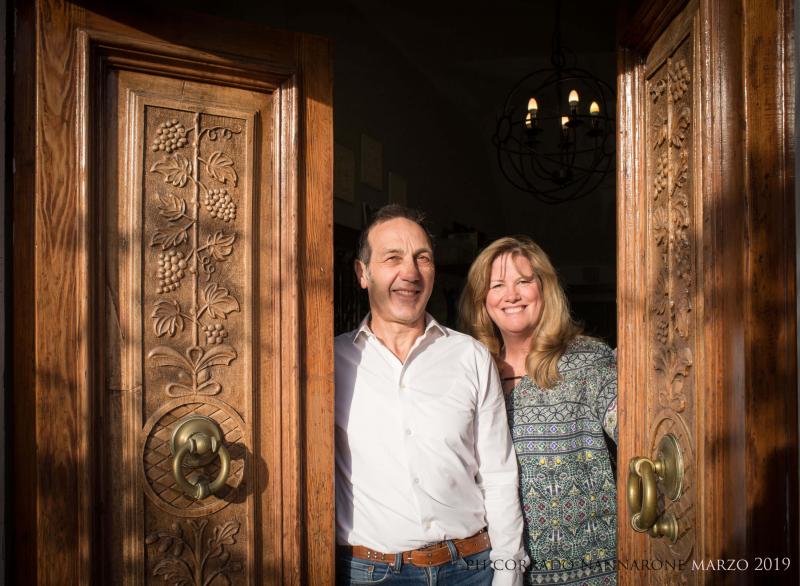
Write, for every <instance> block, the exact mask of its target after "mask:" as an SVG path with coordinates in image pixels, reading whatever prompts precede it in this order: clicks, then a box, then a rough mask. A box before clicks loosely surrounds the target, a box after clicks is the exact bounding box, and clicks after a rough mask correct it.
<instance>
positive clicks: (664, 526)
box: [618, 0, 798, 584]
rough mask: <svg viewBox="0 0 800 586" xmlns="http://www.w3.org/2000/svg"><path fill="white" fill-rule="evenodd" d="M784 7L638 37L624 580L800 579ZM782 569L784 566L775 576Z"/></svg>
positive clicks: (708, 17)
mask: <svg viewBox="0 0 800 586" xmlns="http://www.w3.org/2000/svg"><path fill="white" fill-rule="evenodd" d="M777 4H778V5H780V10H778V11H777V12H776V9H775V3H770V2H761V1H760V0H753V1H748V2H743V3H728V2H722V1H717V0H692V1H689V2H682V1H676V2H672V1H668V0H665V1H661V2H651V3H648V2H642V3H638V6H639V9H638V12H634V13H633V14H632V15H628V19H627V22H628V24H627V26H626V28H625V30H623V31H622V32H621V37H620V38H621V43H622V47H621V50H620V53H619V57H620V59H619V62H618V64H619V68H618V91H619V102H618V115H619V128H620V134H619V163H620V164H619V170H618V189H619V191H618V194H619V195H618V225H619V245H618V259H619V263H618V266H619V278H618V284H619V287H618V308H619V351H618V366H619V389H620V391H619V392H620V399H619V409H620V418H619V426H620V445H619V463H620V470H619V475H618V478H619V485H618V510H619V511H620V518H619V530H618V531H619V556H618V557H619V566H618V573H619V578H620V583H622V584H643V583H644V584H706V583H717V582H722V581H726V583H727V580H731V583H750V582H751V581H754V580H755V581H760V580H766V581H770V583H786V584H790V583H796V580H797V578H796V576H797V574H796V569H795V568H793V565H794V557H795V556H796V554H797V535H796V533H797V532H796V520H797V485H798V481H797V475H796V457H797V414H796V411H797V394H796V382H797V371H796V363H795V357H794V353H795V351H796V323H795V313H794V312H795V307H796V305H795V304H796V300H795V299H794V251H793V248H792V247H793V240H794V224H793V218H794V211H793V203H792V200H791V198H786V197H785V194H787V193H791V189H793V180H792V179H791V171H787V169H790V168H791V165H792V164H793V162H792V159H791V158H789V157H787V155H786V151H785V150H783V147H780V146H777V147H776V146H775V145H788V144H791V133H792V130H791V129H792V128H793V127H792V124H793V121H791V120H789V119H788V118H786V117H782V116H776V115H774V114H775V112H776V111H778V112H779V111H781V108H784V107H785V102H784V100H786V99H787V97H788V96H790V95H792V94H791V90H789V91H788V92H786V91H785V90H784V88H785V87H786V86H784V85H783V84H784V83H786V76H788V78H789V79H792V77H791V75H790V74H788V73H787V71H789V70H787V61H786V57H785V50H784V48H783V47H785V44H786V42H787V40H788V39H791V31H792V17H791V11H790V10H789V11H788V12H787V8H786V7H787V6H788V4H785V3H780V2H779V3H777ZM766 39H769V41H767V40H766ZM743 55H744V56H745V61H746V62H744V63H743V60H742V59H743V58H742V56H743ZM789 67H791V66H789ZM763 71H770V72H771V75H773V77H772V78H769V77H768V76H766V75H763V74H762V73H761V72H763ZM756 72H758V73H756ZM790 85H791V83H790ZM748 100H749V102H748ZM756 103H758V104H759V105H758V106H757V107H751V104H756ZM765 145H770V146H769V147H767V148H764V147H765ZM748 178H753V182H752V183H748ZM755 178H758V179H755ZM754 201H758V202H759V203H757V204H754V203H753V202H754ZM789 217H791V218H792V219H791V220H788V219H787V218H789ZM768 266H769V267H770V268H769V269H768V268H767V267H768ZM767 283H769V285H767ZM674 448H677V450H674ZM675 451H677V452H678V455H677V456H675V455H674V452H675ZM642 458H644V459H646V460H643V459H642ZM767 463H769V464H767ZM649 487H653V488H656V491H654V492H651V493H650V494H651V495H652V497H653V498H651V497H650V496H648V495H647V493H648V492H649ZM779 495H780V496H779ZM789 495H791V496H789ZM775 499H778V500H779V501H781V502H780V504H778V503H777V502H776V501H775ZM646 501H649V502H646ZM649 505H652V507H650V506H649ZM773 507H777V508H776V509H774V512H775V513H776V514H779V516H780V517H781V518H782V519H783V520H785V523H784V524H780V523H776V524H773V523H772V522H771V521H770V520H769V517H770V515H769V514H764V513H765V512H766V511H773ZM759 511H760V512H759ZM765 558H771V561H770V567H771V568H775V564H780V566H781V567H780V571H779V572H773V573H771V574H764V573H758V570H759V568H758V565H759V563H760V562H759V560H761V563H762V564H763V560H764V559H765ZM718 560H725V562H724V566H723V567H722V568H719V561H718ZM731 560H732V561H733V563H734V564H737V565H735V566H734V568H733V571H732V572H731V573H725V571H726V570H727V569H729V568H728V563H729V561H731ZM776 560H777V561H776ZM709 564H710V565H709ZM760 569H761V570H763V569H765V568H763V567H762V568H760ZM756 583H757V582H756Z"/></svg>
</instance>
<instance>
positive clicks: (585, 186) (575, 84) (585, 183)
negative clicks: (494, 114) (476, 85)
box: [492, 1, 614, 204]
mask: <svg viewBox="0 0 800 586" xmlns="http://www.w3.org/2000/svg"><path fill="white" fill-rule="evenodd" d="M560 5H561V3H560V2H558V1H557V2H556V26H555V30H554V32H553V48H552V53H551V55H550V63H551V67H547V68H543V69H538V70H536V71H534V72H533V73H530V74H528V75H526V76H525V77H523V78H522V79H520V80H519V81H518V82H517V83H516V84H515V85H514V87H513V88H512V89H511V92H510V93H509V94H508V97H507V98H506V101H505V105H504V107H503V113H502V114H501V115H500V117H499V118H498V121H497V128H496V130H495V134H494V136H493V138H492V142H493V143H494V145H495V147H496V148H497V159H498V162H499V164H500V170H501V171H502V173H503V175H504V176H505V178H506V179H507V180H508V181H509V182H510V183H511V184H512V185H514V186H515V187H517V188H518V189H521V190H523V191H527V192H528V193H531V194H532V195H533V196H534V197H536V199H538V200H540V201H542V202H544V203H548V204H559V203H564V202H567V201H573V200H576V199H579V198H582V197H585V196H587V195H589V194H590V193H592V192H593V191H594V190H595V189H596V188H597V187H598V186H599V185H600V183H601V182H602V181H603V179H604V178H605V177H606V176H607V175H608V173H609V172H610V171H612V170H613V167H614V118H613V117H612V116H611V115H610V112H611V108H612V107H613V106H614V99H613V92H612V90H611V87H610V86H609V85H608V83H606V82H605V81H603V80H602V79H599V78H598V77H596V76H594V75H592V74H591V73H589V72H588V71H586V70H585V69H581V68H578V67H570V66H568V65H567V58H566V55H565V51H564V47H563V46H562V45H561V14H560V13H561V6H560ZM587 104H588V106H587Z"/></svg>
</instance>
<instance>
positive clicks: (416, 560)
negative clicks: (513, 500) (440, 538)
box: [339, 529, 492, 568]
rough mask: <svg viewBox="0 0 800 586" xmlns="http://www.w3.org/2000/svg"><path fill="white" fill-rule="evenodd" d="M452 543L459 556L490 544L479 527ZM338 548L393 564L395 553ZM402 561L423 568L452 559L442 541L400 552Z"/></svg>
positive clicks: (485, 534) (486, 534) (487, 536)
mask: <svg viewBox="0 0 800 586" xmlns="http://www.w3.org/2000/svg"><path fill="white" fill-rule="evenodd" d="M453 545H455V547H456V551H457V552H458V555H459V557H462V558H463V557H467V556H470V555H473V554H476V553H480V552H482V551H486V550H487V549H489V548H490V547H491V546H492V544H491V542H490V541H489V534H488V533H486V529H481V530H480V531H478V532H477V533H476V534H475V535H473V536H472V537H467V538H465V539H454V540H453ZM339 548H340V550H341V551H342V552H343V553H345V554H347V555H350V556H352V557H354V558H359V559H362V560H369V561H372V562H383V563H384V564H389V565H390V566H391V565H394V562H395V560H396V559H397V554H394V553H383V552H380V551H375V550H374V549H369V548H368V547H364V546H363V545H340V546H339ZM402 556H403V563H404V564H413V565H415V566H420V567H423V568H430V567H433V566H441V565H443V564H446V563H449V562H451V561H453V558H452V557H451V556H450V549H449V548H448V547H447V544H446V543H444V542H439V543H434V544H433V545H427V546H425V547H421V548H419V549H412V550H409V551H404V552H402Z"/></svg>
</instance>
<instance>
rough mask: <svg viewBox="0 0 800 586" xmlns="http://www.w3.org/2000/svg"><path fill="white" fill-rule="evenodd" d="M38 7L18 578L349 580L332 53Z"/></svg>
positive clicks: (252, 30) (129, 17)
mask: <svg viewBox="0 0 800 586" xmlns="http://www.w3.org/2000/svg"><path fill="white" fill-rule="evenodd" d="M30 10H32V11H33V12H32V15H35V18H33V19H32V20H31V21H25V20H24V21H23V30H28V31H29V32H34V31H33V30H31V29H25V27H28V26H29V27H32V28H35V33H36V34H32V35H31V37H32V38H37V39H39V41H38V43H39V44H38V45H37V47H36V52H35V56H36V57H35V59H33V58H32V59H31V63H30V65H31V67H32V69H31V72H30V73H31V74H33V73H34V72H35V74H36V85H35V87H34V86H31V87H30V88H29V89H30V91H35V97H36V103H37V104H39V106H38V109H37V116H36V118H35V124H36V134H35V136H37V137H39V138H38V139H37V141H36V143H35V149H34V148H33V147H34V143H31V142H26V141H29V140H30V139H28V138H27V137H26V136H24V135H23V134H22V133H21V132H20V134H19V135H18V140H17V142H18V149H17V153H18V156H19V157H21V158H23V159H24V156H25V154H26V150H25V148H26V147H27V148H30V149H31V150H29V151H27V153H29V154H30V157H31V161H32V166H31V180H32V182H34V183H35V185H36V193H37V197H36V203H35V208H32V209H31V210H30V213H31V216H30V217H31V221H32V222H33V223H34V225H35V227H36V229H35V238H36V240H35V243H36V246H37V254H36V256H35V258H34V262H33V264H32V267H31V268H29V269H28V270H29V271H32V273H30V278H31V279H32V280H33V281H35V282H37V284H38V285H39V287H41V288H40V289H38V290H37V291H36V292H35V293H34V294H33V296H32V298H31V300H30V301H31V303H32V304H34V305H35V306H36V308H37V309H36V311H35V319H34V321H33V323H34V328H35V330H36V336H37V340H38V341H37V342H36V343H35V344H34V345H33V346H32V348H31V350H32V353H31V354H30V355H27V354H25V353H24V352H23V351H22V350H20V354H19V356H20V358H21V359H25V360H30V361H31V363H32V364H33V365H34V367H35V368H34V372H35V375H34V378H33V380H32V381H31V383H32V385H33V386H32V388H34V389H35V390H36V403H35V407H34V408H33V410H32V412H30V413H28V414H27V416H29V417H31V418H32V419H33V420H34V421H35V422H36V426H35V435H36V438H35V441H36V446H37V448H36V450H37V451H36V452H35V456H34V458H33V461H34V462H35V463H36V474H35V478H32V479H31V483H32V484H31V485H30V486H29V487H28V489H29V490H32V491H34V493H35V494H37V499H38V509H36V510H34V511H32V512H31V516H30V517H24V516H20V518H19V519H18V522H17V526H18V531H19V532H20V534H23V535H24V534H25V531H29V532H30V534H34V535H35V536H36V538H35V544H36V547H35V548H34V554H35V559H28V560H27V561H26V560H25V559H23V560H21V561H18V562H17V566H16V569H15V572H16V575H17V576H26V577H27V578H29V577H30V576H35V577H38V579H36V578H35V579H34V581H38V582H40V583H47V584H77V583H95V584H129V585H135V584H141V585H143V584H174V585H179V584H180V585H189V584H191V585H194V586H218V585H221V584H237V585H238V584H242V585H245V584H248V585H255V584H277V583H284V584H299V583H314V584H325V585H327V584H330V583H332V582H333V559H334V557H333V548H334V534H333V529H334V524H333V477H332V473H333V464H332V462H333V449H332V448H333V446H332V438H333V434H332V423H333V388H332V383H331V380H332V370H333V365H332V348H331V339H332V314H331V311H332V295H331V291H332V287H331V286H330V285H331V284H330V283H329V282H328V281H329V280H330V275H331V270H330V268H331V263H332V255H331V242H332V230H331V227H332V226H331V206H332V199H331V191H330V186H331V171H332V168H331V163H330V161H331V157H330V151H331V146H332V141H331V121H332V112H331V78H330V55H329V49H328V44H327V42H326V41H324V40H322V39H310V38H308V37H305V36H303V35H298V34H289V33H280V32H274V31H268V30H266V29H264V28H260V27H256V26H252V25H245V24H243V23H225V22H221V21H219V20H218V19H204V18H203V17H201V16H187V15H184V14H180V13H171V14H168V13H166V12H165V13H164V14H162V15H160V18H158V19H153V18H151V16H152V15H148V14H145V13H135V12H134V13H126V14H122V13H120V14H115V12H114V10H112V9H106V10H105V11H104V12H103V13H102V14H101V13H99V12H93V11H90V10H87V9H86V8H84V7H78V6H75V5H71V4H61V3H52V4H51V3H50V2H41V3H37V4H36V6H35V7H32V8H31V9H30ZM20 38H21V39H22V37H20ZM27 38H29V37H25V39H27ZM24 42H25V41H23V40H20V41H19V43H24ZM19 50H21V49H20V48H18V51H19ZM19 85H20V86H22V89H20V90H18V91H20V92H22V93H23V94H24V91H25V89H26V88H25V87H24V82H23V81H20V82H19ZM31 97H32V96H31ZM23 114H24V112H23ZM34 209H35V210H36V212H35V215H34ZM19 307H20V310H21V311H23V312H25V311H30V310H29V309H27V308H28V306H27V305H25V304H23V303H20V304H19ZM65 319H70V320H74V322H75V323H76V324H77V327H75V328H72V327H68V326H66V325H65V322H64V320H65ZM53 337H55V338H57V339H58V344H59V348H60V349H59V351H58V353H50V352H48V350H47V344H48V343H49V342H48V340H50V339H52V338H53ZM65 349H66V352H67V353H68V354H69V356H68V357H65V356H64V351H65ZM45 373H46V374H45ZM17 415H20V413H19V412H18V413H17ZM23 415H26V414H24V413H23ZM187 421H193V425H194V424H197V423H198V422H200V423H201V427H197V428H194V429H193V430H192V431H189V432H186V433H184V435H183V436H181V435H180V434H179V435H177V436H176V430H178V429H179V427H180V426H181V424H183V423H185V422H187ZM186 429H188V428H186V427H184V428H183V431H186ZM65 433H66V436H65V435H64V434H65ZM65 437H69V438H72V439H73V441H64V438H65ZM184 440H185V441H184ZM182 446H183V447H182ZM312 447H313V457H306V454H307V453H308V452H309V451H310V449H311V448H312ZM56 496H58V498H54V497H56ZM20 498H21V497H20Z"/></svg>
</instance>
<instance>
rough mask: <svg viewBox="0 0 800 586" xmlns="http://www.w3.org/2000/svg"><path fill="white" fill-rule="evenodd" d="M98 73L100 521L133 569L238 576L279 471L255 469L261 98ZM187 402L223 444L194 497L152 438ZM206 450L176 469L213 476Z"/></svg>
mask: <svg viewBox="0 0 800 586" xmlns="http://www.w3.org/2000/svg"><path fill="white" fill-rule="evenodd" d="M107 75H108V78H107V83H106V86H105V87H106V90H107V92H106V95H105V96H104V97H105V100H104V103H105V104H106V108H105V112H104V115H105V124H104V125H103V128H104V129H108V130H109V133H108V135H107V138H106V141H104V142H105V144H104V145H103V149H102V152H103V153H104V155H105V157H106V158H105V161H104V164H103V168H104V169H106V170H108V171H111V172H112V173H113V175H111V176H107V177H106V180H105V182H104V185H106V186H107V188H106V189H104V190H103V191H104V193H105V194H106V197H105V198H104V200H105V201H104V205H103V208H104V211H105V214H104V217H105V223H104V237H105V242H107V247H106V252H105V253H104V254H103V260H104V261H105V270H104V271H103V272H104V273H105V275H106V280H105V281H106V286H107V293H106V295H105V297H106V303H105V304H104V317H105V319H104V323H105V326H106V327H105V332H104V333H105V340H106V341H107V342H106V343H105V344H104V345H103V347H104V349H105V350H106V358H105V364H106V369H105V376H104V380H106V381H108V387H107V388H108V390H109V392H108V393H106V394H105V395H104V403H105V404H104V406H103V411H104V413H105V414H106V416H105V417H104V418H103V422H104V429H103V438H104V442H103V452H104V456H105V458H104V461H105V463H106V464H105V467H104V468H105V470H106V473H105V474H104V475H103V480H104V481H105V482H106V484H104V491H103V492H104V493H105V494H106V495H108V500H107V501H106V502H108V503H109V504H110V505H111V506H110V507H109V511H108V514H106V515H104V520H105V521H106V525H105V526H104V527H103V531H102V533H103V534H104V535H105V536H106V539H108V544H109V546H110V548H111V550H112V551H114V550H117V551H125V550H126V549H127V550H129V551H130V554H131V555H132V556H133V559H136V560H138V561H139V562H138V564H137V565H138V566H139V570H138V572H141V578H144V579H146V580H145V582H148V581H151V580H152V581H160V580H161V579H165V580H166V581H167V582H178V581H179V580H181V579H183V580H186V581H187V582H188V583H196V584H206V583H211V582H213V577H214V576H215V575H218V576H219V577H220V580H219V581H220V583H225V582H234V581H235V580H236V579H238V578H240V577H241V581H242V583H248V582H250V581H251V580H252V568H250V567H249V566H251V564H250V563H248V560H251V559H252V558H253V555H252V554H251V553H250V552H249V551H248V550H249V549H252V545H253V543H254V538H255V536H256V532H257V530H261V531H263V536H262V537H261V542H262V547H264V551H265V552H274V551H280V546H279V544H277V543H275V542H274V541H275V538H276V537H277V536H278V535H279V534H280V531H279V527H280V510H278V511H276V510H274V505H275V503H279V502H281V500H282V499H281V491H280V485H279V484H276V483H270V482H266V480H267V479H266V478H265V477H264V476H263V474H262V475H261V477H259V474H258V468H259V466H260V467H262V468H265V469H266V470H279V469H280V433H279V430H280V428H281V425H280V419H279V414H280V411H281V409H280V407H281V406H280V403H279V400H280V394H279V393H275V392H274V389H275V388H276V387H277V386H279V385H280V383H279V382H278V378H279V373H280V351H279V346H278V345H277V344H276V343H275V342H276V340H277V339H279V333H278V332H276V331H275V327H276V326H277V325H278V323H279V319H277V317H278V316H277V315H276V314H277V312H276V308H275V302H276V301H277V300H279V299H280V289H279V284H280V279H279V278H275V277H277V276H278V275H279V274H280V260H281V259H280V255H279V254H278V251H280V249H281V246H280V230H279V229H276V227H277V226H279V221H280V220H279V218H278V217H277V213H276V212H277V209H278V208H279V207H280V206H279V201H278V198H277V197H275V195H276V194H275V193H274V192H273V184H274V181H273V178H274V176H275V170H274V167H273V165H272V160H273V157H274V150H273V148H271V147H272V144H273V142H274V140H273V138H272V135H273V133H274V132H275V131H274V126H275V114H276V112H275V108H274V104H273V100H274V99H275V97H276V96H274V95H270V94H266V93H260V92H253V91H248V90H243V89H239V88H219V87H215V86H212V85H209V84H201V83H196V82H188V81H184V80H179V79H170V78H166V77H161V76H155V75H147V74H142V73H134V72H130V71H125V70H114V69H111V70H109V72H108V74H107ZM262 275H263V276H266V277H267V278H262V277H261V276H262ZM269 276H272V278H269ZM256 337H257V338H258V339H260V340H263V341H264V342H265V344H266V347H265V348H264V350H263V352H260V353H259V352H257V348H259V345H257V344H254V338H256ZM259 387H260V388H261V389H263V390H264V391H267V390H268V389H269V392H261V393H259V392H258V389H259ZM254 390H255V391H256V392H253V391H254ZM256 409H257V410H258V411H256ZM256 413H258V414H259V417H258V419H257V420H258V421H259V422H260V425H254V423H255V421H256ZM197 415H201V416H205V417H208V418H210V419H212V420H213V421H214V422H216V424H217V425H218V426H219V428H220V429H221V431H222V434H223V439H222V445H223V447H224V448H225V450H226V451H227V458H229V460H230V464H229V471H228V477H227V480H225V481H224V484H223V486H222V487H221V489H219V490H218V491H217V494H212V495H209V496H207V497H205V498H200V499H196V498H194V495H190V494H187V493H186V490H185V489H182V488H181V487H180V486H179V485H178V483H179V482H180V480H181V479H180V478H177V479H176V477H175V472H174V471H173V462H174V459H175V453H174V452H175V450H174V447H172V446H171V445H170V441H171V438H172V434H173V433H174V432H175V429H176V426H177V425H178V424H179V422H180V421H182V420H184V418H186V417H189V416H197ZM276 431H277V432H278V433H276ZM256 441H258V442H259V444H260V446H259V449H258V450H257V451H256V450H254V444H255V442H256ZM254 452H255V453H254ZM215 456H216V457H214V458H213V459H211V460H210V461H209V462H208V463H206V464H205V465H203V466H197V467H195V468H189V467H188V466H185V465H184V466H182V470H180V471H179V473H180V474H183V475H184V476H188V477H189V478H188V479H187V482H188V483H189V484H190V485H196V484H197V483H198V482H200V476H201V475H202V476H203V477H204V478H205V481H206V482H209V483H210V482H213V480H215V479H216V478H217V477H218V476H219V474H220V468H221V463H220V460H221V458H222V457H225V453H224V452H222V453H217V454H215ZM185 461H186V459H184V462H185ZM192 476H194V478H192ZM276 476H278V475H277V474H276ZM221 480H223V479H221ZM259 495H261V496H262V498H263V501H262V502H261V503H260V505H261V510H262V512H261V515H259V518H258V519H259V521H260V522H259V521H257V517H256V516H255V510H254V509H255V507H256V506H257V502H256V501H257V500H260V499H259ZM117 503H119V504H120V505H122V506H115V505H116V504H117ZM142 535H144V536H145V537H144V540H142V539H141V536H142ZM268 555H269V554H268ZM110 559H112V560H116V559H120V561H121V558H119V557H118V556H113V555H112V556H110ZM109 569H110V570H111V571H110V574H109V575H108V579H109V582H110V583H115V584H123V583H126V582H129V581H130V582H133V576H129V575H126V574H128V572H127V571H126V570H125V568H124V566H122V564H119V565H117V564H113V565H110V568H109Z"/></svg>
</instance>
